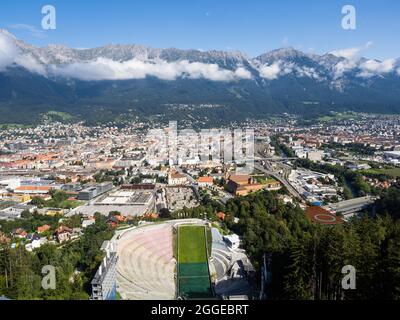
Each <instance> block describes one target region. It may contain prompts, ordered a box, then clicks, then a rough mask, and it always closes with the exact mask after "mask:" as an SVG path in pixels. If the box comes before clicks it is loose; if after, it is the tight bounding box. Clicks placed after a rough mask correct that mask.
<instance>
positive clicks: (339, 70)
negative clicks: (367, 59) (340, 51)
mask: <svg viewBox="0 0 400 320" xmlns="http://www.w3.org/2000/svg"><path fill="white" fill-rule="evenodd" d="M355 67H357V61H355V60H343V61H340V62H338V63H337V64H336V65H335V79H337V78H340V77H341V76H343V74H344V73H345V72H347V71H350V70H352V69H354V68H355Z"/></svg>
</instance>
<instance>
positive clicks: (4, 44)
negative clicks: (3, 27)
mask: <svg viewBox="0 0 400 320" xmlns="http://www.w3.org/2000/svg"><path fill="white" fill-rule="evenodd" d="M14 63H16V64H18V65H20V66H22V67H24V68H26V69H28V70H29V71H32V72H36V73H40V74H45V72H46V71H45V68H44V67H43V65H41V64H40V63H39V62H37V60H36V59H34V58H33V57H32V56H31V55H28V54H22V53H21V51H20V50H19V49H18V48H17V46H16V45H15V44H14V42H13V39H12V38H11V37H10V36H9V35H7V34H4V33H0V70H4V69H5V68H7V67H8V66H10V65H12V64H14Z"/></svg>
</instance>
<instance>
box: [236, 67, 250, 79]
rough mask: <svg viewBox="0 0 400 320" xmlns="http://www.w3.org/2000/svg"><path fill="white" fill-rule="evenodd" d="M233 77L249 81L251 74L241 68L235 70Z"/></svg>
mask: <svg viewBox="0 0 400 320" xmlns="http://www.w3.org/2000/svg"><path fill="white" fill-rule="evenodd" d="M235 75H236V76H237V77H238V78H240V79H251V72H250V71H249V70H247V69H245V68H243V67H239V68H237V69H236V71H235Z"/></svg>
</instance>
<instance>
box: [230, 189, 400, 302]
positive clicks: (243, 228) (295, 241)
mask: <svg viewBox="0 0 400 320" xmlns="http://www.w3.org/2000/svg"><path fill="white" fill-rule="evenodd" d="M376 207H377V208H376V209H377V210H379V214H376V215H374V216H371V214H368V213H365V214H363V215H362V216H361V217H354V218H352V220H351V221H349V222H348V223H344V224H340V225H332V226H327V225H317V224H312V223H311V222H309V221H308V219H307V218H306V217H305V215H304V211H303V210H301V209H300V208H299V207H298V206H296V205H293V204H287V205H285V204H283V202H281V201H279V200H278V199H277V197H276V196H275V195H274V194H273V193H270V192H267V191H265V192H261V193H257V194H252V195H249V196H246V197H242V198H237V199H232V200H230V202H229V203H228V204H227V208H226V213H227V220H228V221H227V223H228V226H229V228H231V229H232V230H234V231H235V232H237V233H238V234H239V235H240V236H241V237H242V239H243V244H244V248H245V249H246V250H247V252H248V254H249V255H250V256H251V258H252V260H253V261H254V263H255V265H256V266H257V267H258V268H259V267H260V262H261V261H262V257H263V255H264V254H267V256H268V257H269V258H270V259H269V261H270V265H269V268H270V269H269V272H270V273H271V279H270V283H269V286H268V289H267V297H268V298H270V299H333V300H342V299H399V298H400V222H399V220H398V217H399V216H398V211H397V210H398V209H397V208H399V207H400V191H399V190H398V189H396V188H391V189H389V191H387V192H384V193H383V194H382V197H381V200H379V201H378V203H377V204H376ZM234 217H237V218H239V222H238V223H234V222H233V218H234ZM345 265H352V266H354V267H355V269H356V289H355V290H343V289H342V286H341V280H342V278H343V277H344V274H342V273H341V271H342V267H343V266H345Z"/></svg>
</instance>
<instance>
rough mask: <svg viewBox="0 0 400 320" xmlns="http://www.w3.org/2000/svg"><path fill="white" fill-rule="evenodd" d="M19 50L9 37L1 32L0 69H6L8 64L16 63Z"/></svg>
mask: <svg viewBox="0 0 400 320" xmlns="http://www.w3.org/2000/svg"><path fill="white" fill-rule="evenodd" d="M17 55H18V50H17V48H16V47H15V46H14V44H13V43H12V42H11V41H9V39H8V37H7V36H6V35H4V34H2V33H0V70H4V69H5V68H6V67H7V66H9V65H10V64H12V63H14V60H15V57H16V56H17Z"/></svg>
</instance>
